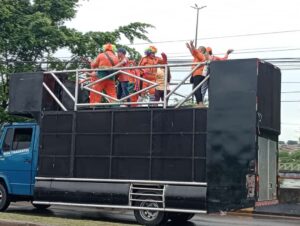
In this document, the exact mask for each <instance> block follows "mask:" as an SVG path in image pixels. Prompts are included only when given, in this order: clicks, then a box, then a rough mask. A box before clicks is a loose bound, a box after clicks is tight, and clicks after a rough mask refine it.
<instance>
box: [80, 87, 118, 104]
mask: <svg viewBox="0 0 300 226" xmlns="http://www.w3.org/2000/svg"><path fill="white" fill-rule="evenodd" d="M83 89H86V90H88V91H91V92H93V93H97V94H99V95H100V96H103V97H105V98H107V99H108V101H109V100H113V101H118V99H116V98H114V97H111V96H109V95H106V94H105V93H101V92H99V91H97V90H94V89H91V88H89V87H85V86H84V87H83ZM77 106H78V104H77Z"/></svg>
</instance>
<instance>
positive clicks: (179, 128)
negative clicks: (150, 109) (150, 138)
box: [153, 110, 193, 133]
mask: <svg viewBox="0 0 300 226" xmlns="http://www.w3.org/2000/svg"><path fill="white" fill-rule="evenodd" d="M192 131H193V111H191V110H177V111H170V110H169V111H168V110H166V111H154V114H153V132H165V133H168V132H192Z"/></svg>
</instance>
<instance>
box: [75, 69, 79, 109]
mask: <svg viewBox="0 0 300 226" xmlns="http://www.w3.org/2000/svg"><path fill="white" fill-rule="evenodd" d="M78 84H79V72H78V70H76V75H75V101H74V111H77V104H78V91H79V86H78Z"/></svg>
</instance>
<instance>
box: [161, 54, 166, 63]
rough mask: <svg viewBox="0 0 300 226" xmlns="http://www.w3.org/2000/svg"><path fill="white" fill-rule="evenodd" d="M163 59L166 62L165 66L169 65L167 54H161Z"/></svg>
mask: <svg viewBox="0 0 300 226" xmlns="http://www.w3.org/2000/svg"><path fill="white" fill-rule="evenodd" d="M161 57H162V59H163V61H164V64H167V63H168V57H167V55H166V54H165V53H161Z"/></svg>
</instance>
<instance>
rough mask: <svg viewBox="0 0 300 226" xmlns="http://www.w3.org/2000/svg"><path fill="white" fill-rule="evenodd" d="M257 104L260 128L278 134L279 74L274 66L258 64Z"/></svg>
mask: <svg viewBox="0 0 300 226" xmlns="http://www.w3.org/2000/svg"><path fill="white" fill-rule="evenodd" d="M258 68H259V70H258V85H257V86H258V88H257V89H258V90H257V102H258V112H259V113H260V116H261V117H260V124H259V126H260V128H262V129H266V130H269V131H271V132H275V134H276V135H279V134H280V101H281V99H280V97H281V72H280V70H279V69H278V68H276V67H275V66H274V65H271V64H269V63H259V67H258Z"/></svg>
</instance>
